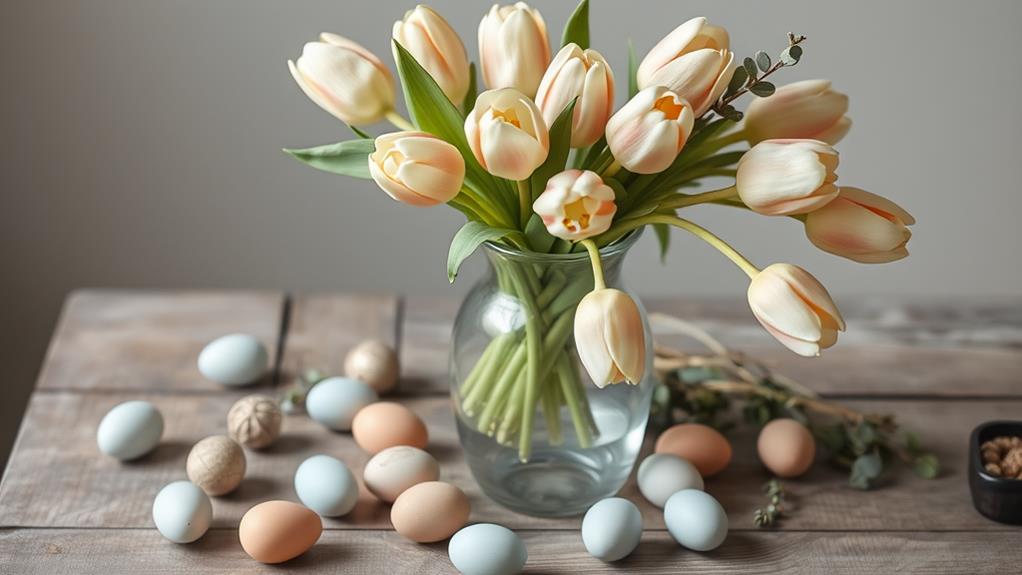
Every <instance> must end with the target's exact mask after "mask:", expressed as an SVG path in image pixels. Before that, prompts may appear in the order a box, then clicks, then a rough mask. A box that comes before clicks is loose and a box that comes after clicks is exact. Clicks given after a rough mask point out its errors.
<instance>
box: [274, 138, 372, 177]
mask: <svg viewBox="0 0 1022 575" xmlns="http://www.w3.org/2000/svg"><path fill="white" fill-rule="evenodd" d="M375 149H376V143H375V142H374V141H373V140H349V141H347V142H338V143H336V144H327V145H325V146H316V147H315V148H305V149H303V150H290V149H287V148H285V149H284V151H285V152H287V153H288V154H290V155H291V156H292V157H293V158H295V159H296V160H298V161H300V162H303V163H305V164H308V165H310V166H312V167H313V168H316V169H319V170H323V171H324V172H330V173H333V174H341V175H344V176H351V177H353V178H363V179H366V180H368V179H372V176H370V175H369V154H371V153H373V150H375Z"/></svg>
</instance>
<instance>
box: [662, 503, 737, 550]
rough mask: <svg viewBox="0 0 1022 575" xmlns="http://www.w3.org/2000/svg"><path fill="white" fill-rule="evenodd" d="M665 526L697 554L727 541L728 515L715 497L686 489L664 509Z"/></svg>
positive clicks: (680, 541) (675, 537) (673, 535)
mask: <svg viewBox="0 0 1022 575" xmlns="http://www.w3.org/2000/svg"><path fill="white" fill-rule="evenodd" d="M664 523H665V524H666V525H667V531H668V532H670V534H671V537H674V540H675V541H677V542H678V543H680V544H681V545H682V546H684V547H687V548H689V549H692V550H693V551H710V550H712V549H716V548H717V547H719V546H720V544H721V543H723V542H724V539H725V538H727V528H728V521H727V513H725V512H724V508H723V507H721V505H720V503H718V502H717V500H716V499H714V498H713V496H712V495H710V494H709V493H706V492H704V491H700V490H698V489H686V490H684V491H679V492H677V493H675V494H674V495H672V496H671V497H670V498H669V499H668V500H667V504H666V505H664Z"/></svg>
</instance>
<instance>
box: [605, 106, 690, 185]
mask: <svg viewBox="0 0 1022 575" xmlns="http://www.w3.org/2000/svg"><path fill="white" fill-rule="evenodd" d="M694 123H695V114H694V113H693V112H692V106H690V105H689V103H688V102H687V101H686V100H685V99H684V98H681V97H680V96H678V95H677V94H675V93H674V92H671V91H670V90H668V89H667V88H664V87H663V86H651V87H649V88H646V89H645V90H642V91H641V92H639V93H638V94H636V95H635V97H634V98H632V99H631V100H629V101H628V103H627V104H625V105H624V106H623V107H622V108H621V109H620V110H618V111H617V113H616V114H614V115H613V116H612V117H611V118H610V121H608V122H607V145H608V146H609V147H610V151H611V153H612V154H613V155H614V159H616V160H617V161H618V162H620V163H621V165H622V166H624V167H625V168H627V169H628V170H629V171H632V172H635V173H637V174H655V173H657V172H662V171H663V170H665V169H667V167H668V166H670V165H671V163H672V162H674V159H675V158H677V157H678V154H679V153H680V152H681V149H682V148H683V147H685V142H686V141H687V140H688V136H689V134H691V133H692V126H693V124H694Z"/></svg>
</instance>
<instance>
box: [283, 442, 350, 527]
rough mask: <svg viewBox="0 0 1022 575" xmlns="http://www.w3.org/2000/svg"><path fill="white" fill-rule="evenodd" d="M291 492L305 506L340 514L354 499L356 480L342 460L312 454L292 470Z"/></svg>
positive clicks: (345, 513) (317, 510) (325, 513)
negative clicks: (293, 475) (292, 485)
mask: <svg viewBox="0 0 1022 575" xmlns="http://www.w3.org/2000/svg"><path fill="white" fill-rule="evenodd" d="M295 493H297V494H298V499H300V500H301V502H302V503H303V504H304V505H305V506H306V507H308V508H309V509H311V510H313V511H315V512H316V513H319V514H320V515H322V516H323V517H340V516H341V515H347V514H348V513H349V512H350V511H351V510H352V509H353V508H354V507H355V503H357V502H358V483H356V482H355V476H354V475H352V473H351V470H349V469H348V466H347V465H345V464H344V462H343V461H341V460H339V459H336V458H333V457H330V456H329V455H313V456H312V457H310V458H308V459H306V460H305V461H303V462H302V464H301V465H299V466H298V470H297V471H295Z"/></svg>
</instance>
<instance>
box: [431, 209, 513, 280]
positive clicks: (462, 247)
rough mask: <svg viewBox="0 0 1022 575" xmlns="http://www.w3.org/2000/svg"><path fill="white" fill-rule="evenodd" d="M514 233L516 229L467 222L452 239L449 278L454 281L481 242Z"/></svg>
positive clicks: (449, 253) (449, 256) (448, 269)
mask: <svg viewBox="0 0 1022 575" xmlns="http://www.w3.org/2000/svg"><path fill="white" fill-rule="evenodd" d="M512 233H514V230H509V229H506V228H494V227H490V226H488V225H486V224H484V223H482V222H477V221H470V222H466V223H465V225H464V226H462V227H461V229H460V230H458V233H456V234H454V239H453V240H451V249H450V251H449V252H448V253H447V279H448V280H449V281H450V282H451V283H454V280H455V278H457V277H458V270H459V269H461V264H462V263H464V262H465V260H466V259H468V256H470V255H472V252H474V251H476V248H478V247H479V245H480V244H482V243H483V242H487V241H496V240H499V239H501V238H503V237H505V236H507V235H508V234H512Z"/></svg>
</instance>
